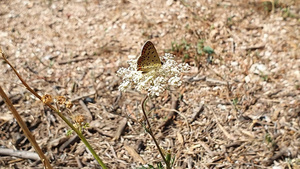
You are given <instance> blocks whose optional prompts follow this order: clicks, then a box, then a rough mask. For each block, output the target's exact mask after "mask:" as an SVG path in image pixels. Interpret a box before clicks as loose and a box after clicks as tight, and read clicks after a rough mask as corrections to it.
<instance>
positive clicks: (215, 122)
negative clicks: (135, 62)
mask: <svg viewBox="0 0 300 169" xmlns="http://www.w3.org/2000/svg"><path fill="white" fill-rule="evenodd" d="M272 2H274V3H273V4H272ZM0 9H1V10H0V23H1V24H0V46H1V48H2V50H3V51H4V52H5V53H6V54H7V56H8V60H9V61H10V62H11V63H12V64H13V65H14V67H15V68H16V69H17V70H18V72H19V73H20V74H21V75H22V77H23V78H24V80H25V81H26V82H27V83H28V84H29V85H30V86H31V87H32V88H33V89H34V90H35V91H37V92H38V93H39V94H40V95H44V94H51V95H53V96H59V95H60V96H66V97H68V99H69V100H72V101H73V103H74V107H73V109H72V113H71V115H70V114H66V116H67V117H68V118H70V119H71V118H72V117H74V116H76V115H83V116H84V117H85V119H86V120H87V121H88V122H89V124H90V127H89V128H88V129H87V130H85V132H84V133H85V136H86V138H87V139H88V141H89V142H90V143H91V144H92V147H94V149H95V151H96V152H97V153H98V154H99V156H100V158H101V159H103V161H104V162H105V163H106V164H107V166H108V167H109V168H137V167H141V166H142V165H143V164H152V165H155V164H156V163H157V162H160V161H162V159H161V158H160V156H159V153H158V151H157V149H156V147H155V144H154V142H153V141H152V140H151V138H150V136H149V135H148V134H147V133H146V132H145V131H144V129H143V128H142V127H141V126H140V125H139V124H138V123H136V122H134V121H133V120H130V119H127V118H126V117H127V116H128V115H130V116H131V117H134V118H138V119H140V118H141V102H142V100H143V98H144V97H145V94H144V93H138V92H137V91H135V90H134V89H132V90H131V91H129V92H126V93H121V92H119V90H118V86H119V85H120V83H121V82H122V78H121V77H118V76H117V75H116V72H117V70H118V69H119V68H121V67H128V64H127V61H128V60H129V59H130V58H135V57H137V56H138V55H139V54H140V50H141V47H142V45H143V44H144V42H145V41H147V40H151V41H152V42H153V43H154V44H155V46H156V49H157V51H158V53H159V55H163V54H164V53H165V52H168V53H172V54H174V55H176V60H177V61H178V62H186V63H188V64H189V65H190V66H191V70H190V72H188V73H185V74H183V76H182V79H183V84H182V86H181V87H180V88H178V89H177V90H169V91H166V92H165V93H164V94H162V95H161V96H159V97H156V98H152V99H151V101H149V103H148V105H147V108H148V109H149V110H151V114H149V118H150V122H151V124H152V126H153V130H154V133H155V135H156V138H157V139H158V141H159V144H160V146H161V147H162V148H163V149H164V150H170V152H171V153H172V154H173V155H174V156H175V161H174V166H175V167H176V168H272V167H273V168H275V167H278V168H299V165H300V118H299V117H300V56H299V54H300V1H297V0H287V1H283V0H278V1H271V0H241V1H234V0H226V1H224V0H216V1H209V0H199V1H184V0H182V1H180V0H177V1H176V0H168V1H153V2H152V1H150V0H139V1H133V0H118V1H108V0H103V1H97V0H91V1H84V0H77V1H66V0H64V1H57V0H54V1H51V0H48V1H44V0H36V1H23V0H10V1H0ZM207 47H210V48H211V49H213V51H214V53H212V54H208V53H207V51H206V50H205V49H207ZM0 71H1V72H0V74H1V77H0V85H1V87H2V88H3V89H4V91H5V92H6V94H7V95H8V96H9V98H10V99H11V100H12V102H13V104H14V106H15V107H16V109H17V111H18V112H19V113H20V114H21V116H22V117H23V120H24V121H25V122H26V124H27V125H28V127H29V129H30V130H31V132H32V133H33V135H34V136H35V138H36V140H37V142H38V144H39V145H40V147H41V148H42V149H43V151H44V152H45V153H46V156H47V157H48V158H49V160H50V161H51V164H52V166H53V167H55V168H63V167H65V168H76V167H78V168H82V167H85V168H100V167H99V165H98V164H97V163H96V162H95V161H94V158H93V156H92V155H91V154H90V153H89V152H88V151H87V149H86V148H85V146H84V145H83V143H82V142H80V141H79V140H78V139H77V138H76V136H70V137H69V136H67V135H66V132H67V130H68V129H69V128H68V127H67V125H66V124H65V123H63V121H62V120H61V119H60V118H59V117H58V116H57V115H56V114H55V113H54V112H53V111H51V110H50V109H49V108H47V107H46V106H43V104H42V103H41V102H40V101H39V100H37V99H36V98H35V97H33V95H32V94H30V93H29V91H27V90H26V88H25V87H24V86H23V85H22V84H21V83H20V81H19V79H18V78H17V77H16V76H15V74H14V73H13V71H12V70H11V68H10V67H8V66H7V64H6V63H4V62H2V63H1V69H0ZM0 106H1V108H0V110H1V111H0V113H1V116H0V128H1V130H0V131H1V132H0V146H1V148H6V149H11V150H24V151H31V152H33V151H34V149H33V148H32V146H31V145H30V143H29V141H28V140H27V139H26V137H25V136H24V134H23V132H22V131H21V129H20V127H19V126H18V124H17V122H16V120H14V118H13V116H12V114H11V112H10V111H9V109H8V108H7V106H6V105H5V103H4V102H3V100H2V98H0ZM170 115H172V116H170ZM168 119H169V120H170V123H166V121H167V120H168ZM122 127H123V128H122ZM120 129H122V132H120ZM120 133H121V135H119V134H120ZM134 152H136V153H134ZM0 153H1V152H0ZM0 166H1V168H24V166H25V167H26V168H42V167H43V165H42V163H40V162H39V161H36V160H31V159H26V158H20V157H15V156H13V155H0Z"/></svg>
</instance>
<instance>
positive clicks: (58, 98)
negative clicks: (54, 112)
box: [56, 96, 66, 105]
mask: <svg viewBox="0 0 300 169" xmlns="http://www.w3.org/2000/svg"><path fill="white" fill-rule="evenodd" d="M56 101H57V103H58V104H59V105H62V104H65V102H66V97H65V96H56Z"/></svg>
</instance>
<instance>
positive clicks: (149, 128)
mask: <svg viewBox="0 0 300 169" xmlns="http://www.w3.org/2000/svg"><path fill="white" fill-rule="evenodd" d="M148 98H149V97H148V96H146V97H145V99H144V100H143V102H142V110H143V114H144V117H145V119H146V123H147V125H148V128H147V127H145V128H146V131H147V132H148V133H149V134H150V136H151V137H152V139H153V141H154V143H155V145H156V147H157V149H158V151H159V153H160V155H161V157H162V158H163V160H164V162H165V163H166V166H167V169H171V167H170V163H169V162H167V160H166V158H165V156H164V154H163V152H162V151H161V148H160V147H159V145H158V142H157V141H156V139H155V137H154V134H153V132H152V129H151V124H150V122H149V120H148V117H147V114H146V110H145V107H146V103H147V100H148Z"/></svg>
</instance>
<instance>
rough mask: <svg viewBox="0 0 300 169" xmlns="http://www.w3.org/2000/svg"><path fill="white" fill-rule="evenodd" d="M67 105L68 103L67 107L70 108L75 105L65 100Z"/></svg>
mask: <svg viewBox="0 0 300 169" xmlns="http://www.w3.org/2000/svg"><path fill="white" fill-rule="evenodd" d="M65 105H66V108H67V109H70V108H72V107H73V104H72V102H71V101H66V102H65Z"/></svg>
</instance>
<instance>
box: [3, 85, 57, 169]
mask: <svg viewBox="0 0 300 169" xmlns="http://www.w3.org/2000/svg"><path fill="white" fill-rule="evenodd" d="M0 95H1V97H2V98H3V100H4V101H5V103H6V105H7V106H8V108H9V109H10V111H11V112H12V114H13V115H14V117H15V119H16V120H17V122H18V124H19V125H20V127H21V128H22V130H23V132H24V134H25V136H26V137H27V139H28V140H29V141H30V143H31V144H32V146H33V147H34V149H35V151H36V152H37V153H38V154H39V156H40V158H41V161H42V162H43V164H44V166H45V168H47V169H52V166H51V165H50V162H49V161H48V159H47V158H46V156H45V155H44V153H43V152H42V150H41V149H40V147H39V145H38V144H37V142H36V141H35V139H34V137H33V135H32V134H31V132H30V131H29V129H28V128H27V126H26V124H25V123H24V121H23V120H22V118H21V116H20V115H19V113H18V112H17V110H16V109H15V107H14V106H13V105H12V103H11V101H10V100H9V98H8V97H7V95H6V94H5V93H4V91H3V89H2V87H1V86H0Z"/></svg>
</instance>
